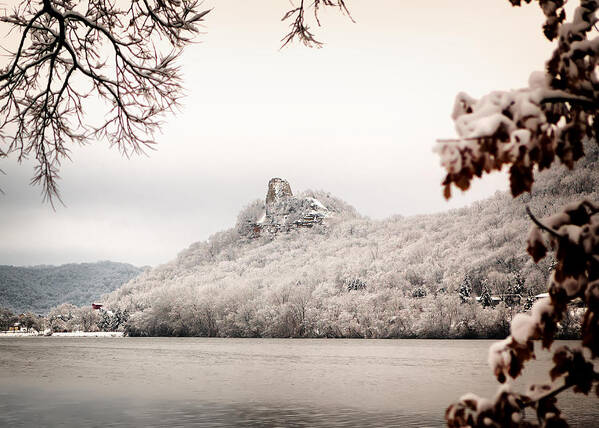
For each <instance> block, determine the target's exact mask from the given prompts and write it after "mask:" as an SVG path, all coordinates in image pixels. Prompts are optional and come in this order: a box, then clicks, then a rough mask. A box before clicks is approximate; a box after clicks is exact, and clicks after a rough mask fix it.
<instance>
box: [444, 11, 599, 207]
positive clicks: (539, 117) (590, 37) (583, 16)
mask: <svg viewBox="0 0 599 428" xmlns="http://www.w3.org/2000/svg"><path fill="white" fill-rule="evenodd" d="M526 2H527V3H529V2H530V0H528V1H526ZM511 3H512V4H514V5H516V6H519V5H520V1H515V0H512V1H511ZM539 5H540V7H541V9H542V10H543V13H544V14H545V16H546V22H545V25H544V27H543V29H544V33H545V36H546V37H547V38H549V40H554V39H556V40H557V46H556V48H555V50H554V52H553V54H552V57H551V58H550V59H549V60H548V61H547V63H546V70H545V71H544V72H534V73H532V74H531V76H530V79H529V84H528V87H527V88H524V89H518V90H511V91H494V92H491V93H490V94H488V95H485V96H483V97H482V98H480V99H478V100H477V99H474V98H472V97H470V96H469V95H467V94H465V93H459V94H458V95H457V96H456V100H455V104H454V108H453V113H452V119H453V120H454V122H455V127H456V131H457V134H458V137H459V138H457V139H454V140H439V141H438V145H437V147H436V149H435V150H436V152H437V153H439V155H440V156H441V164H442V166H443V167H444V168H445V170H446V171H447V175H446V177H445V180H444V181H443V186H444V195H445V197H446V198H450V197H451V185H452V184H454V185H456V186H457V187H458V188H460V189H462V190H466V189H468V188H469V187H470V182H471V181H472V179H473V178H474V177H475V176H476V177H481V176H482V174H483V173H485V172H487V173H488V172H491V171H493V170H501V169H502V167H503V166H504V165H507V166H509V168H510V169H509V174H510V188H511V192H512V195H514V196H517V195H519V194H521V193H523V192H527V191H530V189H531V187H532V184H533V182H534V177H533V168H534V167H535V166H537V167H538V168H539V170H543V169H545V168H548V167H549V166H551V165H552V164H553V162H554V160H555V159H556V158H557V159H559V160H560V161H561V162H562V163H564V164H565V165H567V166H568V167H569V168H572V167H573V165H574V162H575V161H576V160H578V159H580V158H581V157H582V156H583V155H584V152H583V145H582V144H583V139H584V138H595V139H596V137H597V134H599V119H598V117H597V108H598V107H599V75H598V74H597V73H598V70H597V68H598V64H597V59H598V54H599V36H597V29H596V26H595V24H596V23H597V17H596V12H597V8H598V7H599V2H597V1H581V2H580V6H579V7H578V8H576V10H575V12H574V15H573V17H572V19H571V21H569V22H565V19H566V16H565V12H564V10H563V5H564V2H563V1H549V0H540V1H539Z"/></svg>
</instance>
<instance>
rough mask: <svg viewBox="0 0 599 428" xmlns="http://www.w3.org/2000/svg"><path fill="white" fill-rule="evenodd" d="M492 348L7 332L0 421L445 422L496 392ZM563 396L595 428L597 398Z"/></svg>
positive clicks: (573, 417)
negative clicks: (454, 408) (465, 397)
mask: <svg viewBox="0 0 599 428" xmlns="http://www.w3.org/2000/svg"><path fill="white" fill-rule="evenodd" d="M490 343H491V341H480V340H479V341H469V340H328V339H315V340H297V339H296V340H293V339H209V338H52V337H50V338H37V337H33V338H15V339H10V338H4V339H0V426H17V427H19V426H67V427H80V426H114V427H116V426H119V427H120V426H148V427H154V426H155V427H159V426H198V427H203V426H206V427H208V426H216V427H224V426H267V427H287V426H289V427H294V426H297V427H299V426H305V427H335V426H339V427H340V426H346V427H351V426H359V427H376V426H381V427H382V426H385V427H392V426H394V427H410V426H414V427H433V426H434V427H437V426H444V420H443V413H444V410H445V408H446V407H447V405H448V404H449V403H451V402H452V401H455V400H457V399H458V398H459V397H460V396H461V395H462V394H463V393H465V392H474V393H476V394H479V395H484V396H488V397H489V396H492V395H493V394H494V392H495V390H496V387H497V383H496V382H495V380H494V379H493V377H492V375H491V372H490V370H489V368H488V366H487V363H486V355H487V348H488V346H489V344H490ZM546 367H547V364H544V365H543V367H542V368H539V369H537V370H535V371H534V372H533V373H529V374H528V379H527V381H530V380H531V379H533V380H536V381H541V380H543V376H544V369H545V368H546ZM560 403H561V408H562V409H564V412H565V413H566V414H567V415H568V416H569V422H570V423H571V425H572V426H575V427H576V426H578V427H593V426H599V423H598V422H597V421H599V409H597V401H596V399H594V398H587V397H584V396H580V395H574V394H571V393H568V394H562V395H561V396H560Z"/></svg>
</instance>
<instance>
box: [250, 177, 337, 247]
mask: <svg viewBox="0 0 599 428" xmlns="http://www.w3.org/2000/svg"><path fill="white" fill-rule="evenodd" d="M331 214H332V213H331V211H330V210H329V209H327V207H325V206H324V205H323V204H322V203H321V202H320V201H319V200H318V199H315V198H310V197H296V196H294V195H293V192H292V191H291V186H290V185H289V182H288V181H287V180H283V179H282V178H278V177H276V178H272V179H271V180H270V181H269V182H268V191H267V192H266V200H265V204H264V212H263V214H262V215H261V216H260V217H259V218H258V219H257V220H256V221H252V220H248V222H249V223H250V224H248V226H249V227H247V228H246V230H247V231H248V232H249V233H248V235H250V236H252V237H258V236H260V235H261V234H263V233H278V232H288V231H290V230H291V229H294V228H300V227H313V226H314V225H316V224H321V223H322V222H323V220H324V219H325V218H326V217H329V216H330V215H331Z"/></svg>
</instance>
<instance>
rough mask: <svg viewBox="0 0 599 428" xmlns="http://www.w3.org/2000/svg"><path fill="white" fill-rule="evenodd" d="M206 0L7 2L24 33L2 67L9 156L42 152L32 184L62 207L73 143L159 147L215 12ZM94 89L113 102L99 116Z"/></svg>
mask: <svg viewBox="0 0 599 428" xmlns="http://www.w3.org/2000/svg"><path fill="white" fill-rule="evenodd" d="M119 4H120V3H119ZM199 8H200V3H199V1H198V0H130V2H127V3H126V4H125V6H124V7H123V6H121V5H118V4H117V3H112V2H111V1H110V0H89V1H86V2H83V1H81V0H42V2H41V4H40V3H38V2H34V1H32V0H23V1H22V2H21V3H20V4H18V5H17V6H16V7H15V8H14V9H13V10H12V12H10V13H9V12H7V11H6V10H5V11H4V16H0V22H1V23H4V24H6V25H8V26H9V28H10V30H11V31H12V30H15V29H19V31H20V32H21V34H20V37H19V44H18V46H17V48H16V51H14V52H10V53H9V61H8V65H7V66H6V67H5V68H4V69H2V70H0V108H1V110H0V158H2V157H7V156H8V155H10V154H12V153H15V154H16V156H17V159H18V160H19V161H21V160H23V159H25V158H27V157H29V155H33V156H35V159H36V161H37V163H36V167H35V172H34V176H33V177H32V180H31V182H32V183H33V184H40V185H41V186H42V194H43V197H44V199H45V200H47V201H49V202H50V203H51V204H52V205H53V204H54V200H55V199H57V200H60V195H59V192H58V186H57V180H58V178H59V175H58V170H59V166H60V163H61V161H62V160H63V159H65V158H68V156H69V149H68V147H69V146H70V145H71V144H72V143H77V144H84V143H85V142H86V141H88V140H89V139H90V138H104V139H107V140H108V142H109V143H110V144H111V145H115V146H117V147H118V148H119V150H120V151H121V152H122V153H123V154H125V155H127V156H129V155H130V154H132V153H139V152H143V151H144V150H145V149H147V148H151V147H152V145H153V144H154V140H153V135H154V133H155V132H156V131H157V130H158V128H159V126H160V124H161V117H162V116H163V115H164V113H166V112H169V111H173V110H174V109H175V108H176V107H177V106H178V101H179V99H180V97H181V96H182V87H181V77H180V72H179V68H178V66H177V65H176V60H177V58H178V57H179V55H180V53H181V50H182V48H183V47H184V46H186V45H187V44H189V43H190V42H191V41H192V39H193V37H194V36H196V35H197V34H198V33H199V28H198V24H199V23H200V22H202V20H203V18H204V17H205V15H206V14H207V13H208V12H209V10H203V11H200V10H199ZM169 45H170V47H169ZM165 48H166V52H165ZM90 95H94V96H95V97H97V98H99V99H100V100H104V101H106V102H107V103H108V109H107V114H106V116H105V118H104V120H102V121H101V122H99V123H94V122H93V121H92V120H90V118H89V117H88V115H87V114H86V112H85V105H86V103H85V100H86V99H87V98H88V97H89V96H90Z"/></svg>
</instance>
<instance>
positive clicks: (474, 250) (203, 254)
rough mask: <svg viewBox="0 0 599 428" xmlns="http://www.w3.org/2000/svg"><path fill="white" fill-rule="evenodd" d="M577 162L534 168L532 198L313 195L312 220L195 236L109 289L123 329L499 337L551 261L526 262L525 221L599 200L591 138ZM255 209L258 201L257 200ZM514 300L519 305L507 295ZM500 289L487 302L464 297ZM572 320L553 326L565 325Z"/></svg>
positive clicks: (252, 213) (541, 287)
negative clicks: (321, 215)
mask: <svg viewBox="0 0 599 428" xmlns="http://www.w3.org/2000/svg"><path fill="white" fill-rule="evenodd" d="M586 150H587V151H588V152H589V153H588V155H587V156H586V157H585V158H584V160H582V161H580V162H579V163H578V164H577V166H576V169H575V170H574V171H568V170H566V169H565V168H561V169H560V168H554V169H552V170H551V171H550V172H546V173H541V174H538V177H539V178H538V180H537V182H536V184H535V187H534V189H533V192H532V194H531V195H529V194H526V195H524V196H521V197H519V198H517V199H512V198H511V196H509V195H508V194H505V193H501V192H498V193H497V194H496V195H495V196H493V197H491V198H490V199H487V200H483V201H480V202H477V203H474V204H473V205H472V206H470V207H467V208H463V209H458V210H452V211H448V212H446V213H442V214H434V215H421V216H414V217H407V218H404V217H401V216H397V217H392V218H388V219H385V220H371V219H368V218H364V217H360V216H358V215H357V214H355V210H353V209H352V208H351V207H349V206H348V205H347V204H345V203H343V202H341V201H339V200H337V199H335V198H334V197H332V196H331V195H327V194H325V193H323V192H306V193H305V195H304V196H310V197H314V198H316V199H318V200H319V201H320V202H321V203H322V204H323V205H325V206H326V208H327V209H328V210H330V211H331V212H334V213H335V214H334V215H332V216H330V217H329V218H327V219H326V221H325V222H323V224H322V225H316V226H314V227H313V228H298V229H293V230H291V231H289V232H285V233H276V234H263V235H261V236H258V237H248V236H247V235H246V234H244V233H243V231H242V229H243V225H244V224H245V223H246V222H247V221H248V218H249V219H250V220H251V219H252V218H256V217H257V216H258V215H259V212H260V207H261V206H263V201H256V202H254V203H252V204H250V205H249V206H248V208H247V209H246V210H245V211H243V212H242V213H240V215H239V219H240V220H239V222H238V226H237V227H236V228H232V229H229V230H227V231H224V232H220V233H217V234H215V235H214V236H212V237H211V238H210V239H209V240H208V241H206V242H199V243H196V244H193V245H192V246H190V247H189V248H188V249H186V250H184V251H182V252H181V253H180V254H179V255H178V257H177V258H176V259H175V260H173V261H172V262H170V263H167V264H165V265H162V266H159V267H157V268H155V269H153V270H150V271H147V272H144V273H143V274H141V275H140V276H138V277H136V278H135V279H133V280H131V281H130V282H129V283H127V284H126V285H124V286H123V287H121V288H120V289H118V290H117V291H115V292H114V293H111V294H110V295H109V296H107V298H106V300H105V303H107V305H108V307H110V308H112V309H113V310H116V309H117V308H118V309H120V310H127V311H128V312H129V313H130V314H131V317H130V318H129V321H128V323H127V325H126V329H127V331H128V332H129V334H131V335H206V336H217V335H218V336H242V337H247V336H276V337H303V336H308V337H325V336H326V337H499V336H505V335H506V334H507V332H508V328H509V321H510V320H511V317H512V316H513V314H514V313H515V312H516V311H519V310H525V309H526V308H527V305H529V304H530V303H531V296H534V295H535V294H538V293H540V292H543V291H545V283H546V278H547V277H548V274H549V272H550V270H551V264H552V261H551V260H548V261H544V262H542V263H540V264H539V265H535V264H534V263H533V262H532V260H531V259H530V257H529V256H528V255H527V254H526V252H525V248H526V244H525V242H524V239H525V236H526V231H527V230H528V228H529V227H530V224H531V223H530V220H529V219H528V217H527V215H526V213H525V205H529V206H530V208H531V210H532V212H533V213H535V215H536V216H537V217H539V218H542V217H544V216H546V215H549V214H552V213H554V212H555V211H556V210H557V209H558V208H559V207H561V206H562V205H564V204H566V203H568V202H570V201H573V200H577V199H580V198H581V197H587V198H589V199H592V200H599V198H598V196H599V195H598V194H597V189H599V186H598V185H599V172H598V166H599V164H598V153H597V150H596V148H595V145H592V146H591V145H588V146H587V147H586ZM261 204H262V205H261ZM513 295H519V296H522V298H521V299H520V301H519V303H518V302H512V301H509V300H508V299H506V298H505V296H513ZM475 296H483V299H482V301H483V303H485V302H486V301H488V300H489V297H490V296H500V297H501V298H502V300H504V301H503V302H501V303H499V304H498V305H497V306H495V307H493V306H488V305H487V306H485V305H483V304H481V303H479V302H477V301H476V300H475V299H474V297H475ZM568 323H569V320H565V321H564V322H563V323H562V324H563V327H564V328H567V326H568Z"/></svg>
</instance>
